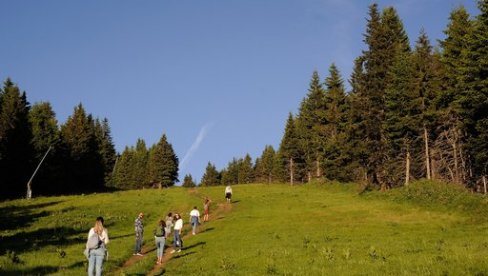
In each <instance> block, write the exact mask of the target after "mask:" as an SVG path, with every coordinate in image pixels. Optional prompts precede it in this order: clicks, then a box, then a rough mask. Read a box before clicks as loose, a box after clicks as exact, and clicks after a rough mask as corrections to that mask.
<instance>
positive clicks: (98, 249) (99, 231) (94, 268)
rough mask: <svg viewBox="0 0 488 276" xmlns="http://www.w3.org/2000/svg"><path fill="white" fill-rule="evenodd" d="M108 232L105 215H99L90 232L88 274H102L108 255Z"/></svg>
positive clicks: (87, 250)
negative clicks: (104, 225) (104, 224)
mask: <svg viewBox="0 0 488 276" xmlns="http://www.w3.org/2000/svg"><path fill="white" fill-rule="evenodd" d="M108 242H109V239H108V232H107V229H106V228H105V227H103V217H97V219H96V221H95V226H93V227H92V228H91V229H90V231H89V232H88V240H87V242H86V250H85V252H87V255H88V276H93V275H96V276H100V275H102V265H103V260H104V259H105V257H106V256H107V244H108Z"/></svg>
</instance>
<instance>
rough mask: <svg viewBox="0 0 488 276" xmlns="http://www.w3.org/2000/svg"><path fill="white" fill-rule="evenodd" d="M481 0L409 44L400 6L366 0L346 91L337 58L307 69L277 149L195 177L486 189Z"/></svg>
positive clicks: (486, 11)
mask: <svg viewBox="0 0 488 276" xmlns="http://www.w3.org/2000/svg"><path fill="white" fill-rule="evenodd" d="M478 8H479V10H480V14H479V15H478V16H476V17H475V18H472V17H471V16H470V15H469V13H468V12H467V11H466V9H465V8H464V7H462V6H460V7H458V8H456V9H454V10H453V11H452V12H451V14H450V17H449V23H448V25H447V27H446V28H445V30H444V33H445V35H446V37H445V39H443V40H440V41H439V47H433V46H432V44H431V42H430V40H429V38H428V36H427V34H426V33H425V32H424V31H423V30H421V31H420V35H419V36H418V38H417V39H416V41H415V43H414V45H413V47H412V46H411V45H410V42H409V38H408V36H407V34H406V31H405V30H404V27H403V23H402V21H401V19H400V17H399V16H398V13H397V11H396V10H395V9H394V8H393V7H386V8H384V9H383V10H381V11H380V10H379V8H378V5H377V4H372V5H371V6H370V7H369V12H368V17H367V25H366V31H365V33H364V43H365V44H366V49H365V50H364V51H363V52H362V54H361V55H360V56H359V57H357V58H356V59H355V61H354V67H353V72H352V74H351V76H350V79H349V83H350V87H351V89H350V91H346V89H345V86H344V81H343V78H342V76H341V74H340V72H339V70H338V69H337V67H336V66H335V65H334V64H332V65H331V66H330V68H329V72H328V75H327V77H326V78H325V79H324V80H322V79H321V78H320V76H319V73H318V72H316V71H315V72H313V74H312V77H311V81H310V85H309V88H308V93H307V95H306V96H305V98H304V99H303V101H302V102H301V104H300V108H299V111H298V114H292V113H290V114H289V116H288V119H287V122H286V126H285V130H284V134H283V137H282V140H281V143H280V145H279V149H278V150H277V151H276V152H275V151H274V149H273V148H272V147H271V146H266V148H265V150H264V151H263V153H262V155H261V156H260V157H259V158H257V159H256V160H255V162H254V164H252V165H250V163H252V162H250V157H248V156H246V158H244V159H239V160H233V161H232V162H230V163H229V165H228V167H227V168H225V169H223V170H222V171H217V170H216V168H215V166H214V165H212V164H211V163H209V164H208V166H207V168H206V171H205V174H204V176H203V178H202V181H201V184H202V185H220V184H227V183H234V184H236V183H247V182H248V181H249V179H253V180H254V181H263V182H282V181H287V182H290V183H291V184H293V183H303V182H309V181H311V180H312V179H314V178H327V179H330V180H339V181H360V182H362V183H363V184H364V185H365V186H370V187H371V186H376V187H379V188H381V189H388V188H390V187H394V186H401V185H408V184H409V183H410V182H411V181H412V180H414V179H420V178H427V179H433V180H440V181H445V182H449V183H456V184H460V185H464V186H466V187H469V188H472V189H477V190H481V191H484V192H486V181H487V180H486V175H487V168H488V43H487V41H488V1H486V0H480V1H478ZM248 171H251V173H250V174H248ZM240 174H241V176H240V177H239V175H240ZM249 175H251V176H249Z"/></svg>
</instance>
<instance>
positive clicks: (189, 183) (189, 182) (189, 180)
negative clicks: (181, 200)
mask: <svg viewBox="0 0 488 276" xmlns="http://www.w3.org/2000/svg"><path fill="white" fill-rule="evenodd" d="M181 186H182V187H185V188H193V187H196V184H195V182H194V181H193V177H192V176H191V174H187V175H185V178H183V185H181Z"/></svg>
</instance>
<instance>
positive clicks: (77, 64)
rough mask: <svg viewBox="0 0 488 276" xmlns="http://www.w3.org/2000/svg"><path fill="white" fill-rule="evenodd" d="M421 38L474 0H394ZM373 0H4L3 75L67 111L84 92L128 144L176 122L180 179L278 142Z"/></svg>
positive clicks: (32, 97)
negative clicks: (314, 80) (290, 117)
mask: <svg viewBox="0 0 488 276" xmlns="http://www.w3.org/2000/svg"><path fill="white" fill-rule="evenodd" d="M376 2H377V3H378V4H379V6H380V8H384V7H386V6H394V7H395V8H396V9H397V11H398V13H399V14H400V17H401V18H402V20H403V22H404V25H405V29H406V30H407V32H408V34H409V37H410V41H411V43H414V42H415V40H416V38H417V36H418V34H419V31H420V29H421V28H424V29H425V31H426V32H427V34H428V35H429V37H430V39H431V41H432V43H433V44H437V43H436V40H437V39H441V38H443V33H442V31H443V30H444V29H445V28H446V25H447V23H448V17H449V13H450V11H451V10H452V9H453V8H455V7H458V6H459V5H464V6H465V7H466V8H467V9H468V11H469V12H470V14H471V15H475V14H477V13H478V10H477V8H476V2H475V1H474V0H469V1H462V0H403V1H400V0H396V1H394V0H388V1H387V0H384V1H376ZM371 3H373V2H372V1H364V0H240V1H237V0H206V1H203V0H193V1H190V0H188V1H182V0H161V1H149V0H148V1H129V0H126V1H120V0H117V1H115V0H104V1H94V0H90V1H62V0H57V1H53V0H43V1H38V0H23V1H14V0H6V1H2V3H0V7H1V10H2V15H1V16H0V32H1V37H2V43H0V79H1V80H2V81H3V80H5V79H6V78H7V77H11V78H12V80H13V81H14V82H15V83H17V84H18V85H19V87H20V88H21V89H22V90H25V91H26V92H27V96H28V100H29V101H30V102H31V104H32V103H35V102H39V101H49V102H50V103H51V104H52V106H53V109H54V111H55V112H56V114H57V118H58V121H59V122H60V123H63V122H64V121H65V120H66V118H67V117H68V116H69V115H71V114H72V112H73V109H74V107H75V106H76V105H77V104H78V103H80V102H81V103H82V104H83V105H84V107H85V109H86V110H87V111H88V112H89V113H92V114H93V115H94V116H97V117H100V118H104V117H106V118H108V120H109V123H110V126H111V128H112V136H113V139H114V142H115V145H116V149H117V150H118V151H119V152H120V151H122V150H123V148H124V147H125V146H126V145H129V146H130V145H135V142H136V140H137V139H138V138H143V139H144V140H145V141H146V143H147V144H148V145H151V144H154V143H156V142H157V141H158V140H159V138H160V137H161V135H162V134H163V133H165V134H166V135H167V137H168V140H169V142H170V143H172V145H173V148H174V149H175V151H176V154H177V155H178V157H179V159H180V179H181V180H182V179H183V176H184V175H185V174H188V173H190V174H192V175H193V177H194V179H195V180H196V181H197V182H199V181H200V179H201V176H202V175H203V173H204V170H205V167H206V165H207V162H209V161H211V162H212V163H213V164H215V165H216V166H217V168H218V169H222V168H224V167H225V166H226V165H227V163H228V162H229V161H230V160H232V158H233V157H243V156H244V155H245V154H246V153H249V154H250V155H251V156H252V157H253V158H256V157H258V156H259V155H261V152H262V151H263V149H264V147H265V145H267V144H269V145H272V146H273V147H275V149H276V148H278V146H279V143H280V139H281V137H282V134H283V131H284V125H285V122H286V118H287V116H288V113H289V112H293V113H296V112H297V110H298V107H299V104H300V102H301V100H302V99H303V97H304V96H305V95H306V93H307V89H308V84H309V81H310V77H311V75H312V72H313V70H318V72H319V74H320V76H321V78H322V79H324V78H325V77H326V74H327V72H328V67H329V66H330V64H331V63H333V62H334V63H336V65H337V66H338V68H339V70H340V71H341V73H342V76H343V78H344V79H348V78H349V75H350V73H351V69H352V64H353V60H354V58H355V57H357V56H358V55H360V53H361V50H363V49H364V48H365V45H364V43H363V41H362V40H363V33H364V31H365V26H366V17H367V12H368V6H369V5H370V4H371Z"/></svg>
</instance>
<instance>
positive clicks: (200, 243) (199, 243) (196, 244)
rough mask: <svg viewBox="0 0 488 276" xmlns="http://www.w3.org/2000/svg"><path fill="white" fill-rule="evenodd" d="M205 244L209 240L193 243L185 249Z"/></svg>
mask: <svg viewBox="0 0 488 276" xmlns="http://www.w3.org/2000/svg"><path fill="white" fill-rule="evenodd" d="M205 244H207V242H202V241H201V242H197V243H195V244H192V245H190V246H187V247H185V250H188V249H192V248H195V247H197V246H199V245H205Z"/></svg>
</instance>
